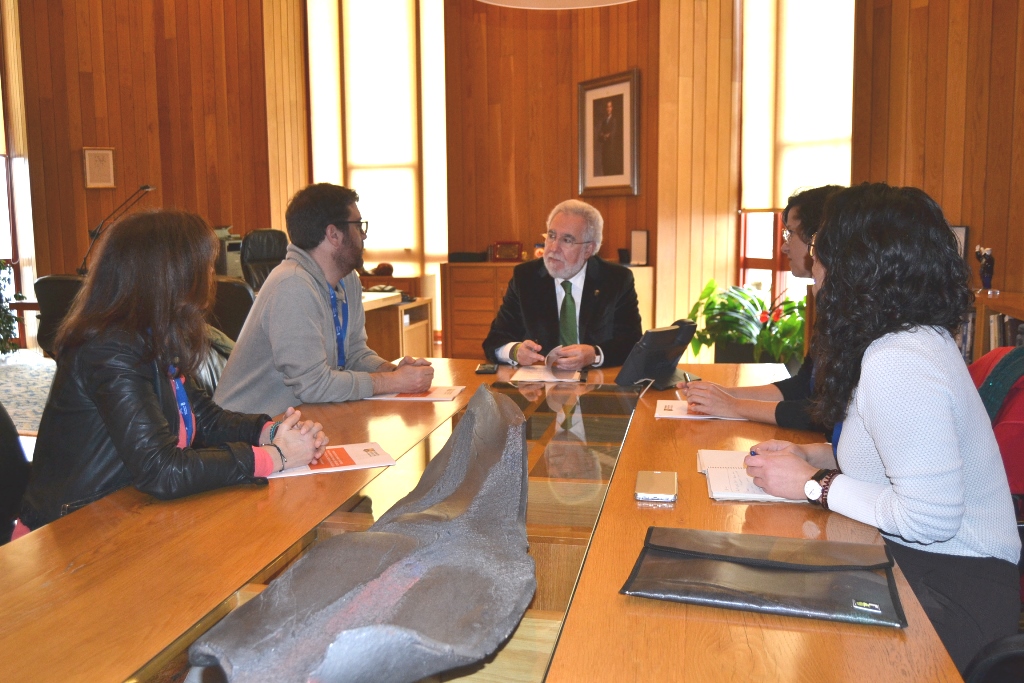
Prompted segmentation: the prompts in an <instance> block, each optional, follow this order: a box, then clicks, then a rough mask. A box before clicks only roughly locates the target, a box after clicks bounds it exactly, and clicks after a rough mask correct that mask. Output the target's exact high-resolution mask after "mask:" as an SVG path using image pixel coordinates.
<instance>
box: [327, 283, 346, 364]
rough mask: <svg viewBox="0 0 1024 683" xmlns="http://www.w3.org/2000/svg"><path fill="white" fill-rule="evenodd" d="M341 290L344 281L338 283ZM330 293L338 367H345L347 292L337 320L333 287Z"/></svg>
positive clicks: (335, 296) (336, 297) (343, 286)
mask: <svg viewBox="0 0 1024 683" xmlns="http://www.w3.org/2000/svg"><path fill="white" fill-rule="evenodd" d="M338 285H339V286H340V287H341V291H343V292H345V281H344V280H342V281H341V282H339V283H338ZM330 293H331V311H332V312H333V313H334V336H335V337H336V339H337V342H338V367H339V368H343V367H345V335H346V334H347V333H348V292H345V305H344V306H343V307H342V309H341V321H340V322H339V321H338V295H337V294H335V292H334V289H333V288H331V289H330Z"/></svg>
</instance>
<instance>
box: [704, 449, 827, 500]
mask: <svg viewBox="0 0 1024 683" xmlns="http://www.w3.org/2000/svg"><path fill="white" fill-rule="evenodd" d="M747 455H749V452H744V451H714V450H699V451H697V471H698V472H702V473H704V474H705V475H707V481H708V496H709V497H710V498H712V499H714V500H750V501H760V502H768V501H772V502H778V503H806V502H807V501H806V500H789V499H788V498H779V497H778V496H773V495H771V494H770V493H765V491H764V489H762V488H761V487H760V486H758V485H757V484H755V483H754V478H753V477H751V476H750V475H749V474H747V469H746V468H745V467H744V466H743V459H744V458H745V457H747Z"/></svg>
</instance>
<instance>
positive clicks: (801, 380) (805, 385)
mask: <svg viewBox="0 0 1024 683" xmlns="http://www.w3.org/2000/svg"><path fill="white" fill-rule="evenodd" d="M813 374H814V359H813V358H811V357H810V356H805V357H804V362H803V365H801V366H800V371H799V372H797V373H796V374H795V375H793V376H792V377H789V378H787V379H784V380H780V381H778V382H775V383H774V384H775V386H777V387H778V388H779V391H781V392H782V399H783V400H781V401H779V403H778V404H777V405H776V406H775V423H776V424H778V425H779V426H780V427H785V428H786V429H803V430H806V431H813V432H825V433H826V438H828V434H827V432H828V431H829V428H826V427H825V426H823V425H820V424H818V423H817V422H816V421H814V420H813V419H811V397H812V395H813V393H814V392H813V391H812V382H811V379H812V376H813Z"/></svg>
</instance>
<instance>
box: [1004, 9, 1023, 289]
mask: <svg viewBox="0 0 1024 683" xmlns="http://www.w3.org/2000/svg"><path fill="white" fill-rule="evenodd" d="M1013 21H1014V24H1015V26H1016V36H1017V46H1016V50H1015V54H1014V65H1015V69H1014V74H1013V81H1014V83H1013V86H1014V87H1013V136H1012V138H1011V149H1010V153H1011V161H1010V187H1011V188H1013V187H1018V188H1019V187H1020V185H1021V183H1022V182H1024V144H1022V142H1024V40H1022V39H1021V36H1024V3H1019V4H1018V6H1017V16H1016V17H1013ZM1004 253H1005V254H1007V256H1008V258H1007V262H1009V261H1010V260H1011V259H1012V258H1016V259H1018V263H1019V259H1020V255H1021V254H1024V192H1019V191H1018V192H1013V191H1011V192H1010V198H1009V212H1008V220H1007V230H1006V246H1005V251H1004ZM1013 255H1016V256H1013ZM1006 270H1007V272H1008V273H1009V271H1010V269H1009V268H1007V269H1006ZM1014 270H1020V269H1019V268H1014ZM1022 280H1024V278H1022V277H1020V276H1018V278H1017V281H1016V282H1015V281H1014V279H1013V277H1012V273H1011V274H1010V276H1009V277H1008V278H1007V280H1006V284H1005V286H1006V289H1008V290H1012V291H1018V292H1019V291H1022V290H1024V287H1022V286H1021V284H1022Z"/></svg>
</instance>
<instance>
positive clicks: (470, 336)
mask: <svg viewBox="0 0 1024 683" xmlns="http://www.w3.org/2000/svg"><path fill="white" fill-rule="evenodd" d="M516 265H518V264H516V263H442V264H441V292H442V304H441V327H442V335H443V337H442V338H443V341H444V351H443V353H444V356H445V358H473V359H483V358H484V349H483V342H484V338H485V337H486V336H487V332H488V331H489V330H490V329H491V321H493V320H494V316H495V314H497V312H498V308H500V307H501V300H502V298H503V297H504V296H505V288H506V287H508V282H509V280H511V279H512V269H513V268H515V267H516Z"/></svg>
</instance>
